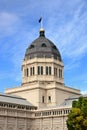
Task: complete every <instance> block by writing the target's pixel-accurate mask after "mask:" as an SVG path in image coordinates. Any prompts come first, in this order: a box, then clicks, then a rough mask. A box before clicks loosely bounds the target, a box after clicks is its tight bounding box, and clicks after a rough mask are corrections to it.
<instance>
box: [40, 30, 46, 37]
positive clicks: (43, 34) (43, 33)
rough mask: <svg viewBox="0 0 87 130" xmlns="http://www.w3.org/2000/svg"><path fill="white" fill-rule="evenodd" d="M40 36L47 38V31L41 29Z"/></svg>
mask: <svg viewBox="0 0 87 130" xmlns="http://www.w3.org/2000/svg"><path fill="white" fill-rule="evenodd" d="M40 36H43V37H45V31H44V29H43V28H41V29H40Z"/></svg>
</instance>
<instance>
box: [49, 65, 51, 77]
mask: <svg viewBox="0 0 87 130" xmlns="http://www.w3.org/2000/svg"><path fill="white" fill-rule="evenodd" d="M49 75H51V67H49Z"/></svg>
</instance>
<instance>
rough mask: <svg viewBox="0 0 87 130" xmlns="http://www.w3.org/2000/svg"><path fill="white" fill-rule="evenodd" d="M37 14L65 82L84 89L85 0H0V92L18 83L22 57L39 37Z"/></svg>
mask: <svg viewBox="0 0 87 130" xmlns="http://www.w3.org/2000/svg"><path fill="white" fill-rule="evenodd" d="M40 16H42V17H43V27H44V29H45V33H46V37H47V38H49V39H50V40H51V41H53V42H54V43H55V45H56V46H57V47H58V49H59V50H60V53H61V55H62V59H63V62H64V81H65V85H66V86H70V87H73V88H77V89H80V90H81V92H83V93H85V92H87V0H55V1H54V0H14V1H13V0H0V92H4V90H5V89H6V88H12V87H15V86H20V84H21V78H22V76H21V64H22V60H23V58H24V54H25V51H26V48H27V47H28V46H29V45H30V43H31V42H32V41H33V40H34V39H36V38H37V37H38V36H39V29H40V24H39V23H38V20H39V18H40Z"/></svg>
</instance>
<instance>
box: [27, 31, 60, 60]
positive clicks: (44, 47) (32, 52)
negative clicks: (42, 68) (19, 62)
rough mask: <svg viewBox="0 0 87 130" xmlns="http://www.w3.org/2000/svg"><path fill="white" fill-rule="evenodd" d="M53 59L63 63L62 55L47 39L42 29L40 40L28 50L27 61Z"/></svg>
mask: <svg viewBox="0 0 87 130" xmlns="http://www.w3.org/2000/svg"><path fill="white" fill-rule="evenodd" d="M34 57H38V58H44V57H46V58H51V57H53V58H54V59H57V60H59V61H62V59H61V55H60V52H59V50H58V49H57V47H56V46H55V44H54V43H53V42H52V41H50V40H49V39H47V38H46V37H45V31H44V29H40V36H39V38H37V39H35V40H34V41H33V42H32V43H31V44H30V46H29V47H28V48H27V49H26V53H25V59H32V58H34Z"/></svg>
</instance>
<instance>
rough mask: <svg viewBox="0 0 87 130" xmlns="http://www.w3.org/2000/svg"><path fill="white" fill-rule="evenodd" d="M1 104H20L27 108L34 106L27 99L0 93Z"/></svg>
mask: <svg viewBox="0 0 87 130" xmlns="http://www.w3.org/2000/svg"><path fill="white" fill-rule="evenodd" d="M0 102H4V103H10V104H19V105H25V106H33V105H32V104H31V103H30V102H28V101H27V100H26V99H25V98H21V97H19V96H15V95H10V94H9V95H8V94H4V93H0Z"/></svg>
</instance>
